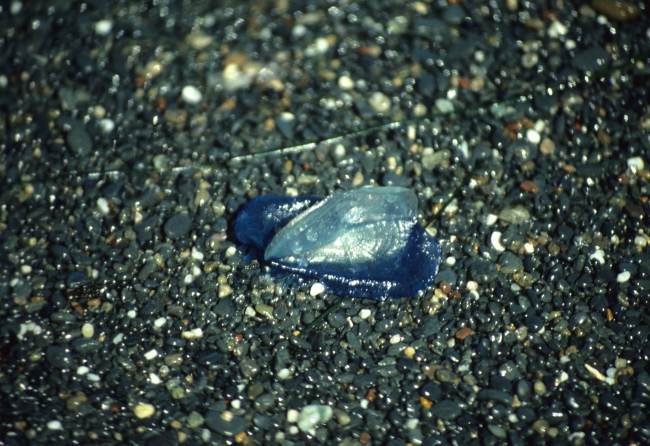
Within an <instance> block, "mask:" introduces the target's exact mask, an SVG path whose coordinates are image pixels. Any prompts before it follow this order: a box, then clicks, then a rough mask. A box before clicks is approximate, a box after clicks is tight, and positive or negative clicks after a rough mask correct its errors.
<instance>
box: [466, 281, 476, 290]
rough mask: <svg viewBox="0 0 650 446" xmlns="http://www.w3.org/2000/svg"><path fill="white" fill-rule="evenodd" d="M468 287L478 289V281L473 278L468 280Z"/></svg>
mask: <svg viewBox="0 0 650 446" xmlns="http://www.w3.org/2000/svg"><path fill="white" fill-rule="evenodd" d="M467 289H468V290H469V291H476V290H478V283H476V282H475V281H473V280H468V281H467Z"/></svg>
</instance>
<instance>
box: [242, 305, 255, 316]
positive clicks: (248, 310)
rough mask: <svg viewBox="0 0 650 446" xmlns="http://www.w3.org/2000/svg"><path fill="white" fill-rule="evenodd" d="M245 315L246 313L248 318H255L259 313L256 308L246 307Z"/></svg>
mask: <svg viewBox="0 0 650 446" xmlns="http://www.w3.org/2000/svg"><path fill="white" fill-rule="evenodd" d="M245 313H246V316H248V317H253V316H255V315H256V314H257V312H256V311H255V308H253V307H251V306H250V305H249V306H247V307H246V310H245Z"/></svg>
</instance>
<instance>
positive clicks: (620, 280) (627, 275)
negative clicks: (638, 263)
mask: <svg viewBox="0 0 650 446" xmlns="http://www.w3.org/2000/svg"><path fill="white" fill-rule="evenodd" d="M631 275H632V274H630V272H629V271H623V272H622V273H620V274H619V275H618V276H616V281H617V282H618V283H623V282H627V281H628V280H630V276H631Z"/></svg>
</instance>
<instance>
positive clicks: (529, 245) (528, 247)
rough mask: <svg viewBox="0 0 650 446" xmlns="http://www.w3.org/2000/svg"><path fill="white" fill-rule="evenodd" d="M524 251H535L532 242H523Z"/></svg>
mask: <svg viewBox="0 0 650 446" xmlns="http://www.w3.org/2000/svg"><path fill="white" fill-rule="evenodd" d="M524 251H526V254H532V253H534V252H535V247H534V246H533V244H532V243H524Z"/></svg>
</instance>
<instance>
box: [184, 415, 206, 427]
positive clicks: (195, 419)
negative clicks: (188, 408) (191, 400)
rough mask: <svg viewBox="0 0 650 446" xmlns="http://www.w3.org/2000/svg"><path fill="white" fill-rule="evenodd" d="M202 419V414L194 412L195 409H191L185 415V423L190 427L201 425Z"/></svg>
mask: <svg viewBox="0 0 650 446" xmlns="http://www.w3.org/2000/svg"><path fill="white" fill-rule="evenodd" d="M204 421H205V419H204V418H203V416H201V414H200V413H198V412H196V411H192V412H191V413H190V414H189V415H188V416H187V425H188V426H189V427H190V428H192V429H196V428H197V427H201V426H202V425H203V422H204Z"/></svg>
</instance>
